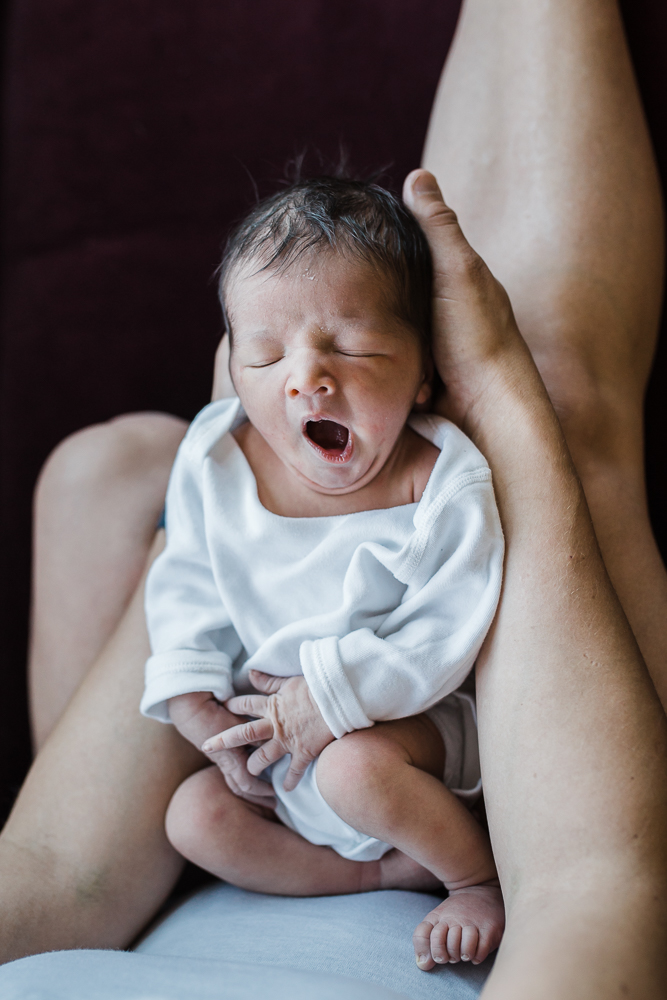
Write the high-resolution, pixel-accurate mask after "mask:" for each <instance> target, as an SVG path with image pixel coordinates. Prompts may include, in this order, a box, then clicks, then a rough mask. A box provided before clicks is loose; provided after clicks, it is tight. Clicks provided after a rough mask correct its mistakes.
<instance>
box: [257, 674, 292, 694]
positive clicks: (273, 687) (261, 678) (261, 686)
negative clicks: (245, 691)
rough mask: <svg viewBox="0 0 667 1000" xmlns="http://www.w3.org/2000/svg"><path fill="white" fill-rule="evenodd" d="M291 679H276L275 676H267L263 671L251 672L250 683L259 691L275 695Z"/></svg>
mask: <svg viewBox="0 0 667 1000" xmlns="http://www.w3.org/2000/svg"><path fill="white" fill-rule="evenodd" d="M288 680H289V677H275V676H274V675H273V674H265V673H263V672H262V671H261V670H251V671H250V681H251V683H252V684H253V686H254V687H256V688H258V690H259V691H264V693H265V694H275V693H276V691H280V689H281V687H282V686H283V684H284V683H285V681H288Z"/></svg>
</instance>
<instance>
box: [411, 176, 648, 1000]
mask: <svg viewBox="0 0 667 1000" xmlns="http://www.w3.org/2000/svg"><path fill="white" fill-rule="evenodd" d="M433 183H434V180H433V177H432V175H430V174H426V173H418V174H416V175H414V176H413V177H411V178H409V179H408V183H407V185H406V197H407V199H408V202H409V203H410V204H411V205H412V207H413V210H414V211H415V213H416V215H417V217H418V218H419V219H420V221H421V223H422V225H423V227H424V229H425V231H426V233H427V236H428V237H429V241H430V243H431V248H432V251H433V255H434V262H435V279H436V280H435V294H436V298H435V300H434V313H435V331H436V333H435V340H434V354H435V360H436V364H437V366H438V370H439V372H440V374H441V375H442V377H443V379H444V381H445V384H446V385H447V388H448V408H449V411H450V413H451V414H452V415H453V416H454V417H455V418H456V419H457V420H459V421H460V423H461V424H462V426H463V427H464V429H465V430H467V432H468V433H469V434H470V435H471V437H472V438H473V440H474V441H475V442H476V443H477V444H478V446H479V447H480V449H481V450H482V452H483V453H484V454H485V455H486V457H487V459H488V461H489V464H490V466H491V469H492V471H493V475H494V485H495V491H496V497H497V500H498V505H499V509H500V514H501V519H502V522H503V527H504V530H505V537H506V542H507V556H506V565H505V579H504V584H503V594H502V599H501V603H500V607H499V610H498V614H497V616H496V620H495V622H494V625H493V628H492V630H491V633H490V634H489V636H488V637H487V639H486V641H485V643H484V645H483V647H482V652H481V653H480V657H479V660H478V670H477V678H478V685H477V692H478V715H479V733H480V755H481V762H482V775H483V778H484V782H485V794H486V805H487V812H488V817H489V829H490V833H491V841H492V844H493V848H494V854H495V858H496V862H497V866H498V872H499V876H500V881H501V885H502V887H503V893H504V897H505V903H506V907H507V928H506V931H505V937H504V939H503V942H502V944H501V947H500V951H499V954H498V959H497V961H496V963H495V966H494V970H493V972H492V974H491V977H490V978H489V981H488V983H487V985H486V987H485V991H484V996H485V997H488V998H489V1000H491V997H493V998H494V1000H510V998H511V1000H524V998H525V1000H533V998H534V997H537V996H539V997H540V998H541V1000H565V998H568V1000H577V998H581V1000H603V998H604V1000H607V998H609V997H616V996H618V997H622V996H624V995H631V996H636V997H642V998H647V1000H648V998H651V1000H652V998H656V1000H658V998H659V997H662V996H663V995H664V983H665V980H666V978H667V958H666V956H665V952H664V930H665V926H667V842H666V839H665V829H666V828H667V719H666V718H665V714H664V711H663V709H662V706H661V704H660V702H659V700H658V697H657V694H656V691H655V688H654V687H653V685H652V683H651V680H650V677H649V675H648V672H647V671H646V668H645V665H644V663H643V661H642V659H641V655H640V653H639V650H638V648H637V645H636V642H635V640H634V637H633V635H632V632H631V630H630V627H629V625H628V622H627V620H626V618H625V616H624V614H623V611H622V609H621V606H620V604H619V602H618V599H617V597H616V594H615V593H614V591H613V588H612V586H611V583H610V581H609V578H608V576H607V574H606V571H605V567H604V564H603V562H602V558H601V555H600V551H599V548H598V546H597V541H596V538H595V535H594V532H593V527H592V523H591V521H590V517H589V513H588V508H587V506H586V503H585V499H584V496H583V492H582V490H581V486H580V483H579V480H578V478H577V476H576V474H575V471H574V467H573V465H572V462H571V459H570V456H569V452H568V451H567V448H566V445H565V441H564V439H563V437H562V431H561V428H560V425H559V423H558V421H557V417H556V414H555V413H554V411H553V409H552V408H551V406H550V404H549V400H548V397H547V394H546V391H545V389H544V385H543V383H542V382H541V380H540V378H539V375H538V373H537V370H536V368H535V367H534V366H533V364H532V361H531V358H530V355H529V353H528V349H527V347H526V345H525V343H524V342H523V341H522V340H521V338H520V336H519V334H518V330H517V328H516V324H515V321H514V317H513V314H512V311H511V308H510V306H509V301H508V299H507V296H506V295H505V293H504V291H503V289H502V288H501V286H500V285H498V284H497V283H496V282H495V281H494V279H493V278H492V276H491V274H490V272H489V271H488V269H487V268H486V267H485V265H484V264H483V263H482V262H481V260H480V259H479V258H478V257H477V256H476V255H475V254H474V252H473V251H471V249H470V247H469V245H468V244H467V243H466V241H465V239H464V238H463V236H462V235H461V231H460V229H459V228H458V225H457V223H456V218H455V216H454V215H453V213H452V212H451V211H450V210H448V209H447V208H446V206H444V204H443V202H442V199H441V198H440V195H439V193H438V191H437V187H436V188H435V189H434V188H433V186H432V185H433ZM413 185H415V187H413Z"/></svg>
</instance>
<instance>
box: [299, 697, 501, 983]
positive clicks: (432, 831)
mask: <svg viewBox="0 0 667 1000" xmlns="http://www.w3.org/2000/svg"><path fill="white" fill-rule="evenodd" d="M443 770H444V751H443V747H442V740H441V738H440V736H439V734H438V732H437V730H436V728H435V726H434V725H433V723H432V722H431V720H430V719H428V718H427V717H426V716H424V715H421V716H416V717H415V718H412V719H399V720H396V721H393V722H384V723H379V724H378V725H376V726H374V727H373V728H372V729H362V730H359V731H357V732H355V733H349V734H348V735H347V736H344V737H343V738H342V739H341V740H337V741H336V742H335V743H331V744H329V746H328V747H326V748H325V749H324V750H323V751H322V754H321V756H320V759H319V761H318V765H317V784H318V787H319V789H320V792H321V793H322V795H323V797H324V799H325V800H326V801H327V802H328V803H329V805H330V806H331V808H332V809H334V810H335V812H336V813H337V814H338V815H339V816H340V817H341V818H342V819H344V820H345V822H347V823H349V824H350V825H351V826H353V827H354V828H355V829H357V830H360V831H361V832H362V833H366V834H368V835H369V836H372V837H377V838H378V839H380V840H383V841H385V842H386V843H389V844H393V845H394V846H395V847H397V848H399V849H400V850H401V851H403V852H405V853H406V854H407V855H409V856H410V857H411V858H413V859H414V860H415V861H417V862H418V863H419V864H420V865H422V866H423V867H424V868H427V869H428V870H429V871H431V872H433V874H434V875H436V876H437V877H438V878H439V879H440V880H441V881H442V882H444V884H445V886H446V887H447V889H448V890H449V897H448V899H446V900H445V901H444V903H441V905H440V906H439V907H437V909H436V910H434V911H432V913H430V914H429V915H428V918H427V920H426V921H424V922H423V923H422V924H420V925H419V927H418V928H417V931H416V932H415V942H414V943H415V951H416V953H417V961H418V964H419V965H420V967H421V968H432V967H433V965H434V961H433V960H435V961H437V962H457V961H459V959H461V958H462V959H463V960H464V961H467V960H472V961H474V962H476V963H477V962H481V961H483V959H484V958H486V956H487V955H488V954H489V952H490V951H492V950H493V949H494V948H497V946H498V944H499V943H500V937H501V934H502V929H503V925H504V910H503V904H502V897H501V894H500V890H499V888H498V883H497V878H496V868H495V864H494V861H493V855H492V853H491V847H490V844H489V841H488V837H487V835H486V833H485V831H484V830H483V829H482V827H481V826H480V825H479V823H477V821H476V820H475V819H474V818H473V816H472V815H471V814H470V812H469V811H468V810H467V809H466V807H465V806H464V805H463V803H462V802H461V801H460V800H459V799H457V798H456V796H455V795H453V794H452V792H450V791H449V789H447V788H445V786H444V785H443V783H442V781H441V780H440V779H439V776H440V775H442V773H443ZM383 860H384V859H383ZM380 864H382V862H380ZM431 955H432V957H431Z"/></svg>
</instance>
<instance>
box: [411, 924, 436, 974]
mask: <svg viewBox="0 0 667 1000" xmlns="http://www.w3.org/2000/svg"><path fill="white" fill-rule="evenodd" d="M432 933H433V924H432V923H431V921H430V920H422V922H421V923H420V924H419V925H418V926H417V927H416V929H415V932H414V934H413V935H412V945H413V947H414V949H415V959H416V962H417V965H418V966H419V968H420V969H423V970H424V972H428V971H429V970H430V969H432V968H433V967H434V966H435V962H434V961H433V956H432V955H431V934H432Z"/></svg>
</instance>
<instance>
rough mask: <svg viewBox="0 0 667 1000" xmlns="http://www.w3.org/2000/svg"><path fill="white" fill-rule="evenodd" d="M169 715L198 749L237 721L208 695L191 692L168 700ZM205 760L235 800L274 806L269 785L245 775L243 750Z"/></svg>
mask: <svg viewBox="0 0 667 1000" xmlns="http://www.w3.org/2000/svg"><path fill="white" fill-rule="evenodd" d="M169 715H170V717H171V721H172V722H173V723H174V725H175V726H176V728H177V729H178V731H179V733H180V734H181V735H182V736H184V737H185V738H186V740H189V741H190V743H193V744H194V745H195V746H196V747H197V748H198V749H201V748H202V743H204V741H205V740H207V739H208V738H209V737H210V736H211V735H212V734H214V733H219V732H220V730H221V729H230V728H233V727H235V726H237V725H238V723H239V721H240V720H239V718H238V716H237V715H233V714H232V713H231V712H230V711H228V709H226V708H225V707H224V705H221V704H220V702H219V701H217V700H216V699H215V698H214V697H213V695H212V694H211V692H210V691H195V692H194V693H193V694H182V695H179V696H178V697H176V698H170V699H169ZM207 756H208V757H209V758H210V760H211V761H212V763H214V764H216V765H217V766H218V767H219V768H220V771H221V772H222V774H223V777H224V779H225V781H226V782H227V785H228V786H229V788H230V789H231V791H232V792H234V794H235V795H238V796H239V798H242V799H246V801H248V802H254V803H255V804H256V805H260V806H268V807H269V808H271V807H273V806H274V805H275V796H274V794H273V788H272V787H271V785H269V784H268V783H267V782H266V781H261V780H260V779H259V778H257V777H255V776H254V775H252V774H250V773H249V771H248V755H247V753H246V751H245V750H243V749H220V750H217V751H216V752H214V753H209V754H207Z"/></svg>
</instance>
